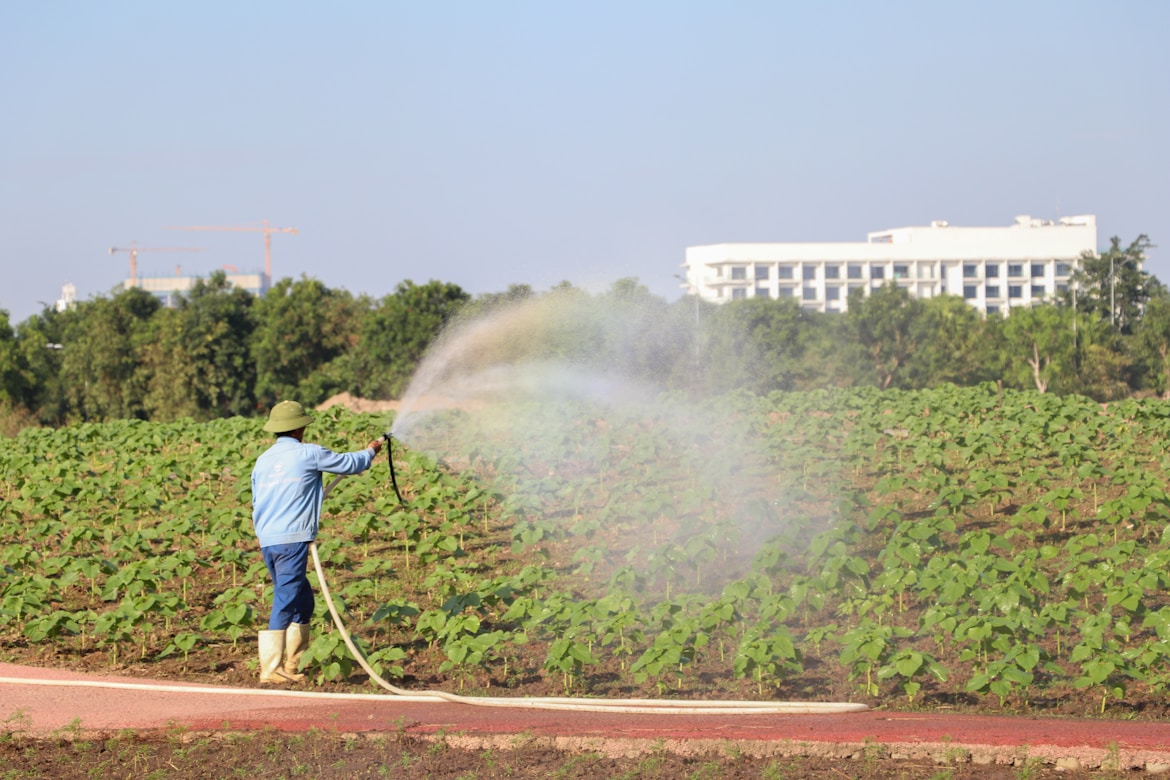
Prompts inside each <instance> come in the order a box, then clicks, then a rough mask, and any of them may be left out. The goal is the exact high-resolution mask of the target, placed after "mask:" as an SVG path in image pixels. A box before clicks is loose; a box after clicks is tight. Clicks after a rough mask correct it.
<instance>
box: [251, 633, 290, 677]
mask: <svg viewBox="0 0 1170 780" xmlns="http://www.w3.org/2000/svg"><path fill="white" fill-rule="evenodd" d="M259 644H260V682H262V683H282V684H283V683H289V682H292V680H290V679H289V678H287V677H285V676H284V670H283V669H282V668H281V664H282V663H284V631H261V632H260V643H259Z"/></svg>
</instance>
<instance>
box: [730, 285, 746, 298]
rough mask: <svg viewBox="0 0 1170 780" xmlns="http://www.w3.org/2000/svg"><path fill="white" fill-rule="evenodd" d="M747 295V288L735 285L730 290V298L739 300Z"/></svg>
mask: <svg viewBox="0 0 1170 780" xmlns="http://www.w3.org/2000/svg"><path fill="white" fill-rule="evenodd" d="M746 297H747V290H745V289H744V288H742V287H736V288H735V289H734V290H732V291H731V300H733V301H739V300H743V299H744V298H746Z"/></svg>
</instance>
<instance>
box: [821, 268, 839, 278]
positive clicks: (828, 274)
mask: <svg viewBox="0 0 1170 780" xmlns="http://www.w3.org/2000/svg"><path fill="white" fill-rule="evenodd" d="M825 278H826V279H840V278H841V266H839V265H826V266H825Z"/></svg>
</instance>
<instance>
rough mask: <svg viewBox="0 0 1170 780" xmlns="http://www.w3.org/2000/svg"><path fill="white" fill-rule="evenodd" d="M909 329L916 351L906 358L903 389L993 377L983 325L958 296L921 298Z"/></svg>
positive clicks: (969, 383)
mask: <svg viewBox="0 0 1170 780" xmlns="http://www.w3.org/2000/svg"><path fill="white" fill-rule="evenodd" d="M910 330H911V336H910V341H911V343H913V344H915V345H917V349H916V350H914V351H913V352H911V353H910V354H909V355H907V358H906V364H905V368H904V374H903V376H902V382H901V385H902V386H904V387H907V388H915V389H919V388H927V387H934V386H936V385H940V384H943V383H947V382H949V383H952V384H957V385H973V384H978V383H979V382H982V381H985V380H988V379H992V378H994V377H995V375H994V373H993V372H992V370H991V367H990V366H989V365H988V360H987V352H986V351H985V346H986V344H987V338H986V331H987V326H986V322H985V321H984V319H983V317H982V316H981V315H980V314H979V312H978V311H976V309H975V308H974V307H972V306H970V305H969V304H968V303H967V302H966V301H964V300H963V299H962V298H960V297H959V296H957V295H942V296H939V297H937V298H927V299H924V300H923V301H922V305H921V307H919V312H918V316H917V317H915V318H914V319H913V320H912V321H911V323H910Z"/></svg>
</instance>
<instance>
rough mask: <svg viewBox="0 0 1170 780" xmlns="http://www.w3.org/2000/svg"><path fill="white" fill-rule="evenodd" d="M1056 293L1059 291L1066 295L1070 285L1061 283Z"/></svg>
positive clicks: (1057, 286)
mask: <svg viewBox="0 0 1170 780" xmlns="http://www.w3.org/2000/svg"><path fill="white" fill-rule="evenodd" d="M1056 291H1057V292H1058V293H1066V292H1068V284H1067V283H1065V282H1061V283H1060V284H1058V285H1056Z"/></svg>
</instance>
